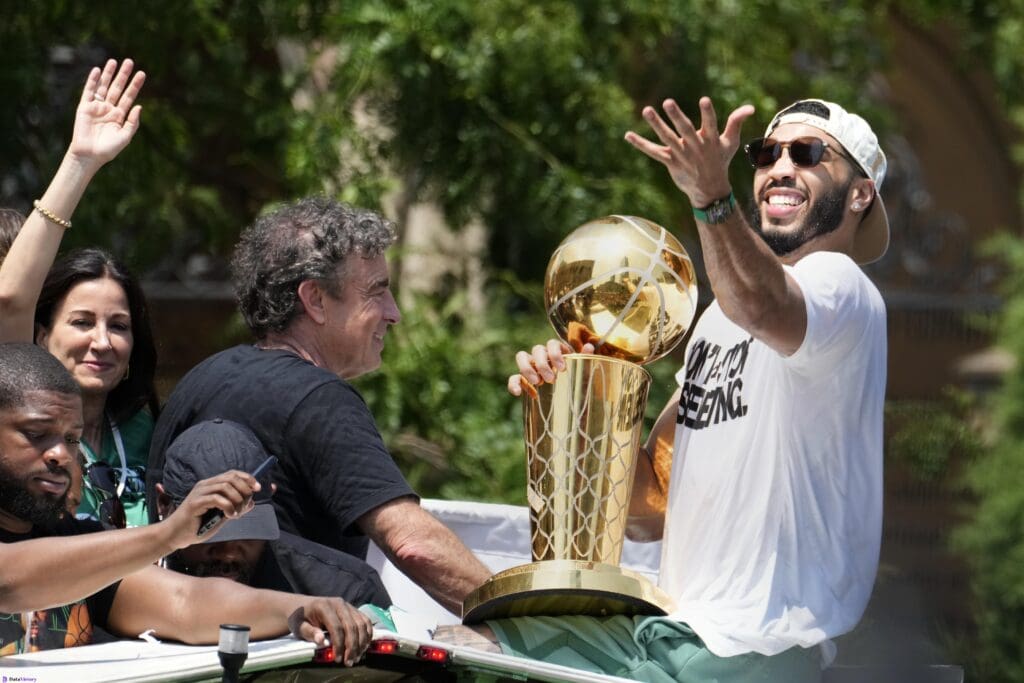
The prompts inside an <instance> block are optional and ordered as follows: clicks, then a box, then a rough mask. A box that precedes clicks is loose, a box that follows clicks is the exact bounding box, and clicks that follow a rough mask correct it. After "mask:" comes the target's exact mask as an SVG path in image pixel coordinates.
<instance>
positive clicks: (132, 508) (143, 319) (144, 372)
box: [35, 249, 159, 526]
mask: <svg viewBox="0 0 1024 683" xmlns="http://www.w3.org/2000/svg"><path fill="white" fill-rule="evenodd" d="M35 325H36V335H35V341H36V343H37V344H39V345H40V346H42V347H43V348H45V349H46V350H47V351H49V352H50V353H52V354H53V355H54V356H55V357H56V358H57V360H59V361H60V362H61V363H63V364H64V367H66V368H67V369H68V371H69V372H70V373H71V375H72V376H73V377H74V378H75V380H76V381H77V382H78V384H79V386H80V387H82V417H83V422H84V428H83V430H82V440H81V450H82V454H83V455H84V456H85V461H86V473H87V475H86V477H85V488H84V490H83V492H82V502H81V504H80V505H79V507H78V515H79V517H82V516H89V517H95V518H97V519H99V520H100V521H101V522H104V523H105V524H107V525H108V526H123V523H122V521H121V517H122V516H123V517H124V519H125V521H127V524H128V525H129V526H141V525H143V524H145V523H146V521H147V517H146V509H145V502H146V497H145V481H146V470H145V466H146V461H147V459H148V455H149V442H150V439H151V438H152V434H153V422H154V418H155V417H156V414H157V410H158V405H159V404H158V402H157V397H156V391H155V389H154V387H153V376H154V374H155V372H156V345H155V344H154V342H153V331H152V329H150V325H149V313H148V311H147V308H146V299H145V297H144V296H143V293H142V288H141V287H140V286H139V283H138V280H136V279H135V277H134V276H133V275H132V274H131V273H129V272H128V270H127V269H126V268H125V266H124V264H122V263H121V262H120V261H118V260H117V259H115V258H114V257H113V256H111V255H110V254H108V253H107V252H105V251H103V250H101V249H77V250H75V251H72V252H71V253H69V254H67V255H66V256H64V257H62V258H61V259H60V260H58V261H57V262H56V263H55V264H54V265H53V268H51V269H50V273H49V275H47V276H46V281H45V282H44V283H43V290H42V292H41V293H40V295H39V302H38V304H37V305H36V316H35ZM122 509H123V513H122V512H121V510H122Z"/></svg>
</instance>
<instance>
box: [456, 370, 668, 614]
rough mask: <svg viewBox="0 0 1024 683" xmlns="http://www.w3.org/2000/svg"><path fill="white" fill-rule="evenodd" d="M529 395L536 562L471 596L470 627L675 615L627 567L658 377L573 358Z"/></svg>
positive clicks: (503, 575)
mask: <svg viewBox="0 0 1024 683" xmlns="http://www.w3.org/2000/svg"><path fill="white" fill-rule="evenodd" d="M565 362H566V369H565V371H564V372H561V373H559V375H558V376H557V377H556V379H555V382H554V383H553V384H545V385H542V386H540V387H537V396H536V397H532V396H524V399H523V400H524V404H523V406H524V414H523V424H524V437H525V440H526V451H527V473H528V476H529V484H528V489H527V499H528V502H529V507H530V530H531V537H532V539H531V544H532V554H533V560H534V561H533V562H532V563H530V564H526V565H521V566H519V567H513V568H512V569H508V570H505V571H503V572H500V573H498V574H496V575H494V576H493V577H491V578H490V579H489V580H488V581H487V582H485V583H484V585H483V586H481V587H480V588H478V589H477V590H475V591H474V592H473V593H471V594H470V595H469V597H467V599H466V601H465V603H464V604H463V621H464V622H465V623H474V622H477V621H482V620H485V619H494V618H500V617H507V616H524V615H533V616H537V615H541V614H547V615H559V614H593V615H610V614H666V613H667V612H668V611H670V606H671V601H670V600H669V599H668V597H667V596H665V595H664V593H662V592H661V591H660V590H659V589H658V588H657V587H655V586H654V585H653V584H651V583H650V582H649V581H648V580H647V579H645V578H644V577H643V576H641V575H638V574H635V573H633V572H629V571H627V570H624V569H621V568H620V567H619V566H618V563H619V560H620V558H621V556H622V544H623V542H624V540H625V530H626V517H627V515H628V514H629V498H630V494H631V493H632V486H633V476H634V473H635V466H636V458H637V455H638V453H639V447H640V435H641V430H642V427H643V415H644V406H645V405H646V402H647V392H648V389H649V388H650V382H651V378H650V375H649V374H648V373H647V371H645V370H644V369H643V368H641V367H640V366H639V365H636V364H635V363H630V362H628V361H624V360H619V359H616V358H609V357H605V356H594V355H588V354H570V355H567V356H566V357H565Z"/></svg>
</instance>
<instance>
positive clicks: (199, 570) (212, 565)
mask: <svg viewBox="0 0 1024 683" xmlns="http://www.w3.org/2000/svg"><path fill="white" fill-rule="evenodd" d="M167 568H168V569H172V570H174V571H176V572H180V573H182V574H188V575H189V576H196V577H199V578H204V577H208V576H214V577H219V578H222V579H231V580H232V581H237V582H238V583H241V584H243V585H246V586H251V585H252V577H253V574H254V573H255V570H254V568H253V567H251V566H249V565H247V564H244V563H242V562H232V561H228V562H221V561H219V560H210V561H206V562H185V561H184V560H183V559H182V558H181V555H180V554H179V553H178V552H174V553H171V554H170V555H169V556H168V557H167Z"/></svg>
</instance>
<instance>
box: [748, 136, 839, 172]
mask: <svg viewBox="0 0 1024 683" xmlns="http://www.w3.org/2000/svg"><path fill="white" fill-rule="evenodd" d="M743 149H744V150H745V151H746V153H747V159H748V160H750V164H751V165H752V166H753V167H754V168H768V167H770V166H773V165H774V164H775V162H776V161H778V160H779V157H781V156H782V150H784V149H788V150H789V158H790V160H791V161H792V162H793V165H794V166H799V167H800V168H812V167H814V166H817V165H818V164H820V163H821V158H822V157H823V156H824V155H825V150H826V149H829V144H828V143H827V142H825V141H824V140H822V139H820V138H815V137H806V138H795V139H793V140H790V141H789V142H779V141H777V140H772V139H771V138H757V139H756V140H751V141H750V142H748V143H747V144H746V145H745V146H744V147H743ZM839 153H840V154H842V152H839Z"/></svg>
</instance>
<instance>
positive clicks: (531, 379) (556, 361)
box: [508, 339, 594, 398]
mask: <svg viewBox="0 0 1024 683" xmlns="http://www.w3.org/2000/svg"><path fill="white" fill-rule="evenodd" d="M567 353H594V345H593V344H590V343H587V344H583V345H582V346H581V347H580V348H579V349H578V350H575V351H574V349H573V348H572V347H571V346H569V345H568V344H566V343H565V342H563V341H561V340H559V339H549V340H548V343H547V344H546V345H544V346H542V345H540V344H537V345H536V346H534V347H533V349H532V350H531V352H530V353H527V352H526V351H519V352H518V353H516V365H518V366H519V373H518V374H515V375H511V376H510V377H509V378H508V393H510V394H512V395H513V396H522V395H523V391H526V392H527V394H529V395H530V396H531V397H532V398H537V390H536V389H535V387H537V386H539V385H541V384H545V383H551V382H554V381H555V375H556V374H558V373H559V372H561V371H562V370H565V358H564V356H565V354H567Z"/></svg>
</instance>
